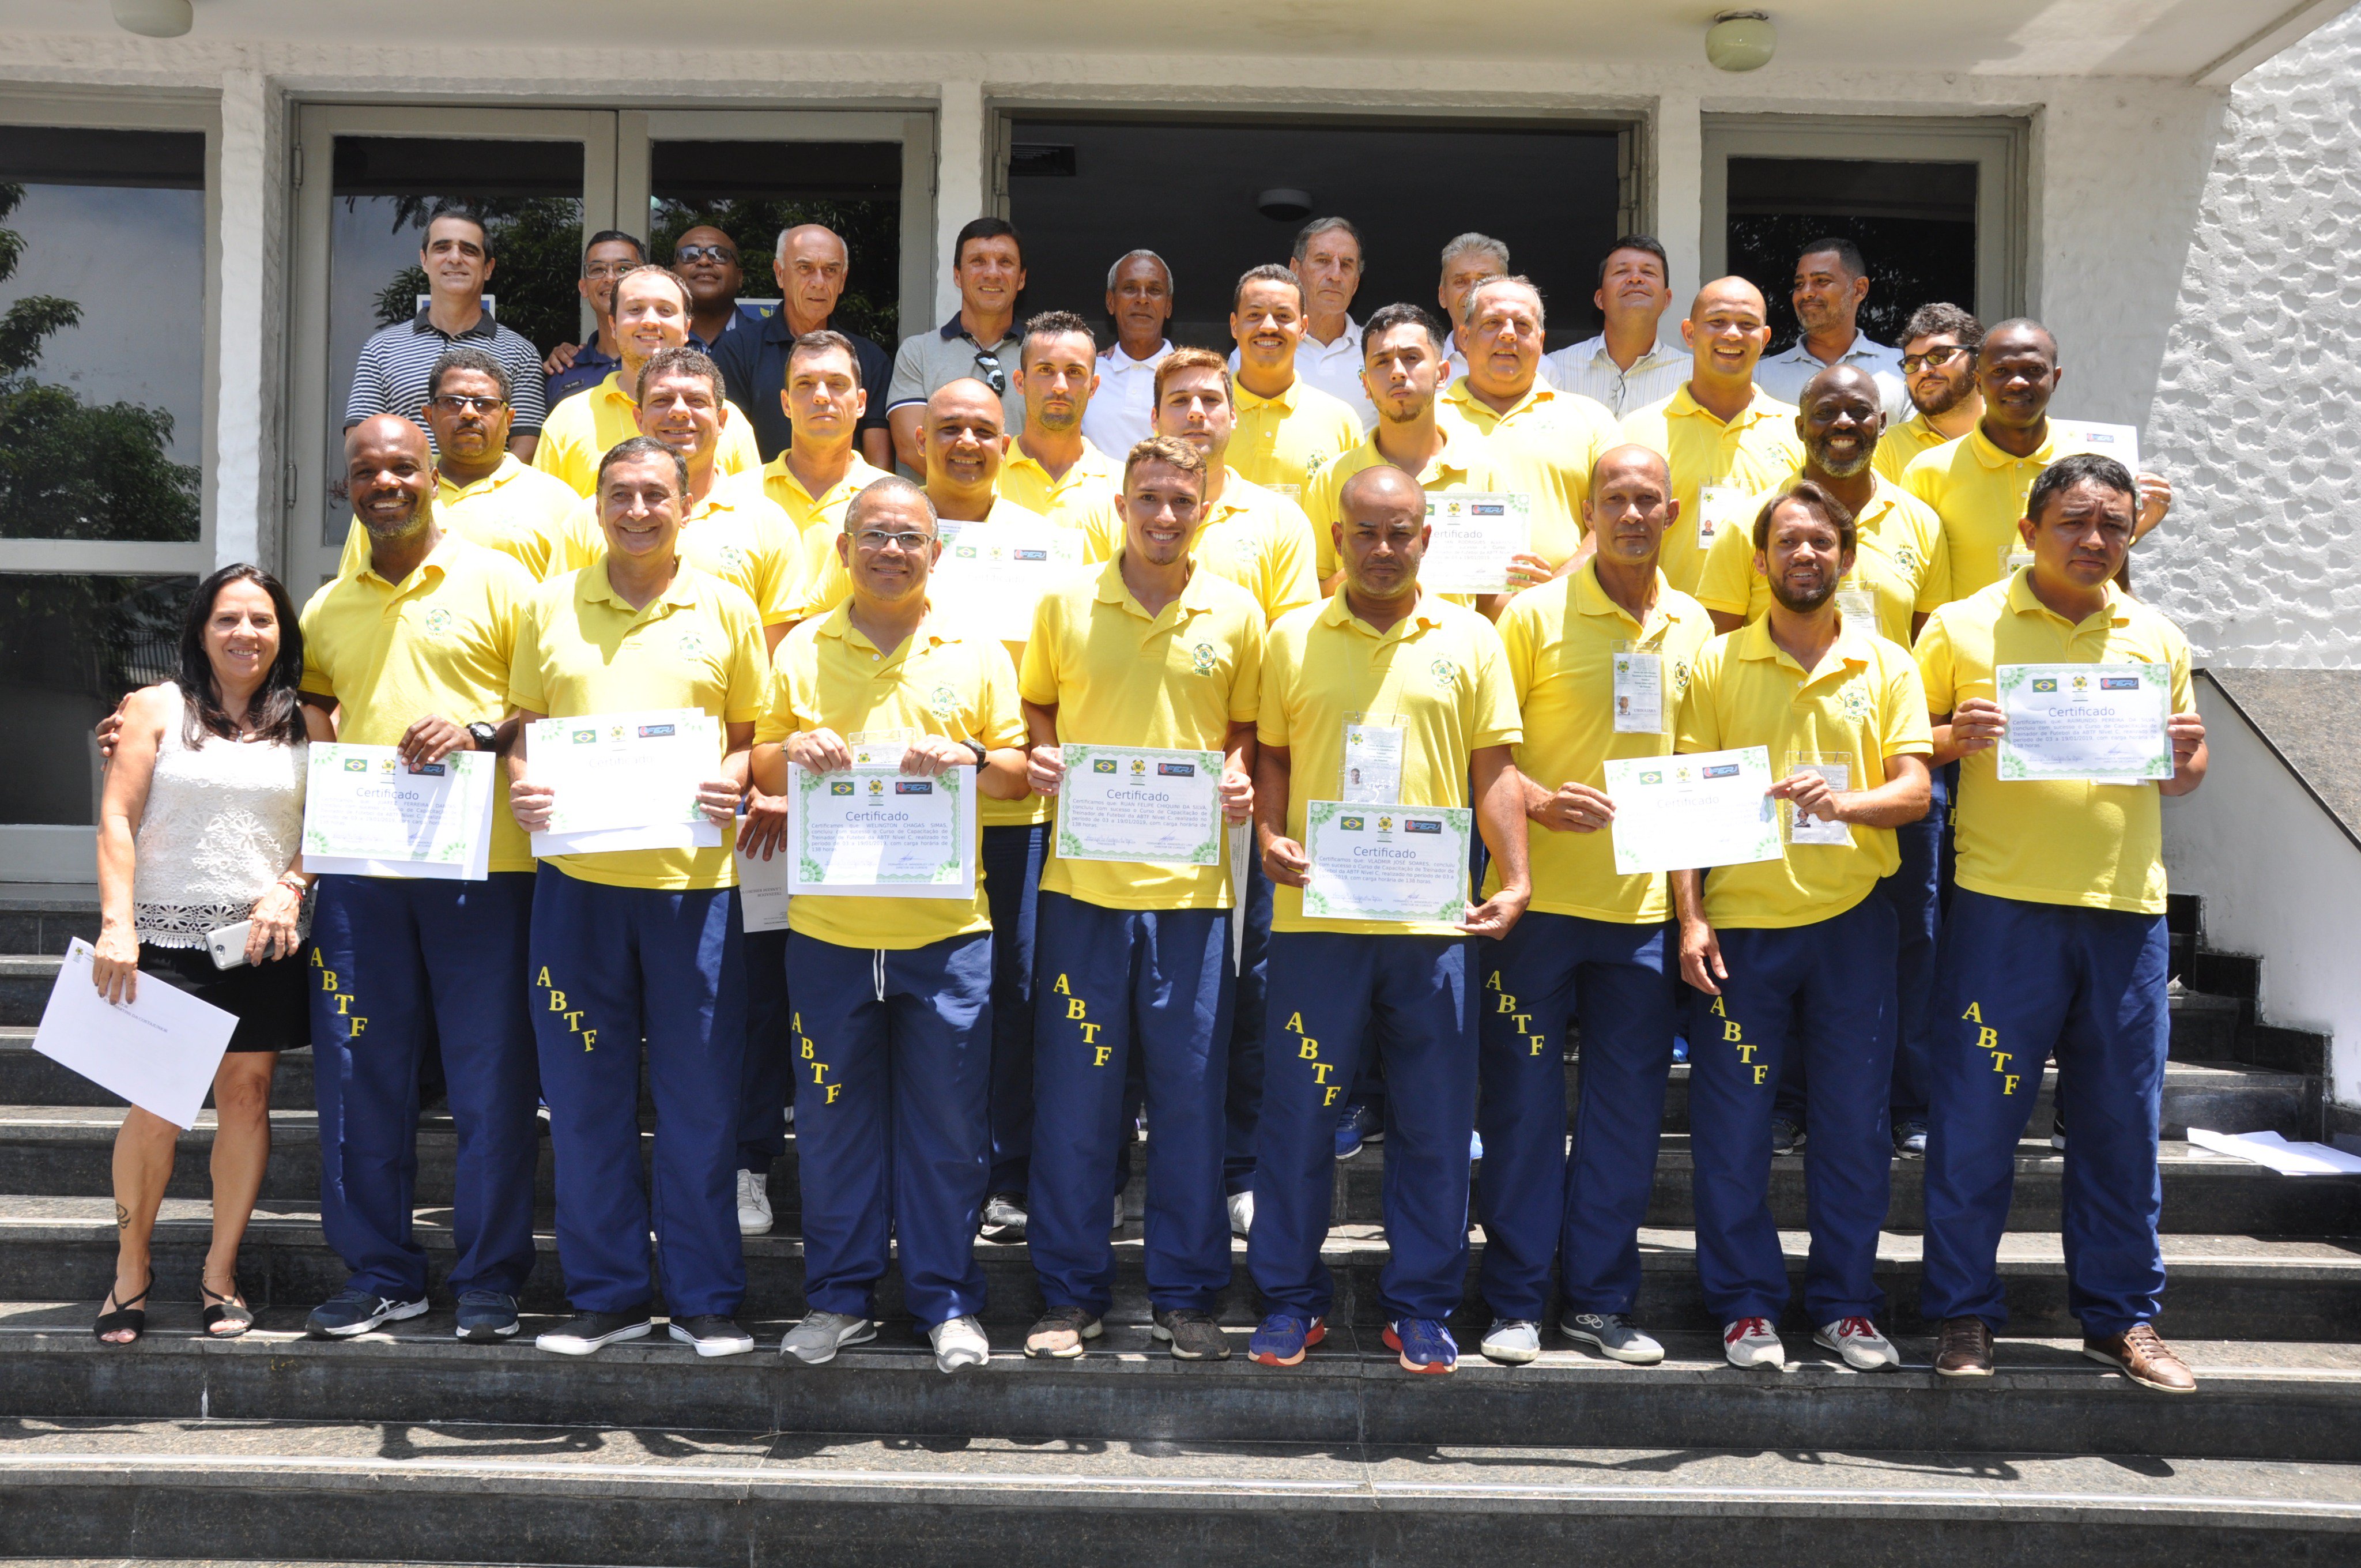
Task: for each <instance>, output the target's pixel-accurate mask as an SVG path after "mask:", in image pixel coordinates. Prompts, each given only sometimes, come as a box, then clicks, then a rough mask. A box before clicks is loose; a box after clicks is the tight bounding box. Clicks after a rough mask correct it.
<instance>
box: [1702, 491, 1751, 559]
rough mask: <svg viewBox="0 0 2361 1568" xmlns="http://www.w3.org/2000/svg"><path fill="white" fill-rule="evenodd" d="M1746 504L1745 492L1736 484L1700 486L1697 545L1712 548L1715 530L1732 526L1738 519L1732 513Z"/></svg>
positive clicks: (1704, 548)
mask: <svg viewBox="0 0 2361 1568" xmlns="http://www.w3.org/2000/svg"><path fill="white" fill-rule="evenodd" d="M1745 504H1746V495H1745V492H1744V491H1742V490H1741V489H1740V488H1738V487H1737V486H1736V485H1703V486H1700V487H1698V488H1697V548H1698V549H1700V550H1710V549H1712V548H1713V535H1714V531H1715V530H1716V529H1718V528H1727V527H1729V526H1730V525H1731V524H1732V523H1733V522H1734V521H1736V520H1735V519H1734V518H1733V517H1732V516H1731V515H1730V514H1731V513H1733V512H1735V511H1736V510H1738V509H1739V508H1740V507H1741V506H1743V505H1745Z"/></svg>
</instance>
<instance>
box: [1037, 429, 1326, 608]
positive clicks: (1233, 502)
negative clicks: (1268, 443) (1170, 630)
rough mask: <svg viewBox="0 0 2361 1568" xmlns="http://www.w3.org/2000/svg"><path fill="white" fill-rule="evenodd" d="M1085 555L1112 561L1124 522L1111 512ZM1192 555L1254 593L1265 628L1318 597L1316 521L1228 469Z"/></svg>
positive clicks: (1195, 539)
mask: <svg viewBox="0 0 2361 1568" xmlns="http://www.w3.org/2000/svg"><path fill="white" fill-rule="evenodd" d="M1088 532H1089V535H1090V538H1089V543H1087V544H1086V545H1085V546H1084V547H1083V548H1084V553H1085V554H1086V555H1087V556H1088V558H1089V559H1091V560H1093V561H1111V560H1113V559H1115V551H1116V550H1117V549H1119V548H1120V547H1121V546H1122V543H1123V530H1122V527H1121V523H1120V520H1118V519H1117V518H1115V515H1114V514H1113V513H1109V514H1108V516H1107V518H1106V520H1105V521H1104V522H1094V523H1093V525H1092V526H1091V528H1090V529H1089V531H1088ZM1189 554H1191V556H1193V557H1194V558H1195V559H1196V560H1198V561H1200V562H1202V563H1203V564H1204V565H1208V566H1211V567H1212V568H1213V570H1214V571H1216V572H1218V573H1220V574H1221V575H1222V576H1224V577H1227V578H1228V579H1229V580H1230V581H1232V582H1234V583H1235V584H1237V585H1238V587H1242V588H1244V589H1246V592H1248V593H1250V594H1252V595H1254V597H1255V602H1256V603H1257V604H1259V605H1261V606H1262V614H1263V620H1264V622H1265V623H1266V624H1268V623H1269V622H1271V621H1274V620H1278V619H1279V617H1280V616H1282V615H1285V614H1286V613H1287V612H1288V611H1289V610H1290V609H1297V608H1299V607H1301V606H1303V605H1307V604H1310V603H1312V602H1313V601H1314V600H1315V599H1317V598H1319V597H1320V579H1319V578H1317V577H1315V576H1312V556H1313V554H1315V552H1314V549H1313V546H1312V522H1311V520H1310V519H1308V518H1306V517H1305V516H1304V515H1303V509H1302V508H1301V507H1300V506H1297V505H1296V504H1295V503H1294V502H1293V501H1291V500H1290V499H1287V498H1286V497H1285V496H1282V495H1280V494H1279V492H1278V491H1276V490H1267V489H1264V488H1262V487H1261V486H1260V485H1257V484H1250V483H1248V482H1247V481H1246V479H1244V478H1242V477H1239V474H1238V471H1237V470H1236V469H1235V468H1232V469H1229V470H1228V471H1227V472H1226V473H1225V474H1224V477H1223V479H1222V495H1221V499H1219V500H1217V501H1215V502H1214V503H1213V506H1212V507H1210V508H1208V509H1207V510H1206V513H1205V518H1204V521H1202V522H1200V523H1199V524H1198V525H1197V532H1196V535H1195V537H1193V538H1192V539H1191V540H1190V541H1189Z"/></svg>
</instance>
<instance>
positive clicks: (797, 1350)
mask: <svg viewBox="0 0 2361 1568" xmlns="http://www.w3.org/2000/svg"><path fill="white" fill-rule="evenodd" d="M876 1337H877V1325H876V1324H875V1323H873V1322H871V1321H869V1320H868V1319H867V1318H856V1317H854V1316H853V1315H852V1314H851V1313H850V1312H811V1313H807V1314H806V1316H805V1318H804V1321H802V1322H800V1323H797V1324H796V1326H795V1327H794V1328H792V1329H789V1330H788V1331H787V1337H786V1338H785V1340H784V1341H782V1342H781V1343H780V1344H779V1354H781V1355H784V1356H785V1357H786V1358H787V1359H788V1360H789V1361H800V1362H802V1363H803V1364H804V1365H806V1366H818V1365H821V1364H823V1363H825V1362H830V1361H834V1360H835V1359H836V1353H837V1352H838V1351H840V1350H842V1349H843V1348H844V1347H845V1346H846V1345H849V1344H867V1343H869V1342H870V1341H871V1340H873V1339H875V1338H876Z"/></svg>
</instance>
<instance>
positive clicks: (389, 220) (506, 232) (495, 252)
mask: <svg viewBox="0 0 2361 1568" xmlns="http://www.w3.org/2000/svg"><path fill="white" fill-rule="evenodd" d="M446 202H447V203H456V204H458V205H462V206H467V207H472V208H474V209H476V210H477V211H478V212H479V213H481V214H484V216H485V218H486V220H487V221H488V223H489V225H490V231H491V241H492V257H493V261H492V278H491V287H490V289H489V291H487V292H488V294H489V298H490V301H491V305H492V314H493V316H494V318H495V319H496V320H498V321H499V323H500V324H501V325H502V326H505V327H507V328H509V329H510V330H511V331H513V332H517V333H521V334H523V335H524V336H526V337H528V338H530V339H532V340H533V345H534V346H535V347H537V348H539V349H540V350H542V352H544V354H545V353H547V352H548V351H549V350H550V349H551V348H552V347H554V346H555V345H558V344H560V343H572V342H574V341H575V340H576V339H577V338H578V337H579V336H580V335H581V324H580V323H581V297H580V295H578V294H577V292H576V291H575V287H574V285H575V282H576V280H577V279H579V278H580V277H581V275H582V144H581V143H580V142H575V141H477V140H468V139H464V138H458V137H337V138H336V151H335V195H334V198H333V200H332V201H331V202H330V203H329V210H330V218H329V223H330V232H329V242H328V243H329V280H328V397H329V400H330V403H331V406H332V408H333V409H334V411H335V417H334V418H332V419H330V420H329V422H328V426H329V428H328V451H327V466H325V468H324V469H323V470H322V471H323V472H324V474H325V475H326V477H327V493H326V495H325V496H324V498H323V499H322V510H321V514H320V539H321V543H325V544H341V543H343V542H344V537H345V530H346V525H347V524H348V523H350V521H352V507H351V503H350V500H349V499H348V498H347V496H346V488H345V433H344V429H343V425H344V420H343V413H344V408H345V394H346V390H347V389H349V388H350V387H351V386H352V384H353V367H354V365H355V364H356V363H357V361H358V360H359V358H360V354H361V345H362V344H364V343H366V342H368V335H369V334H371V333H373V332H375V331H376V330H377V329H378V328H379V327H381V326H390V325H391V324H392V323H395V322H400V321H407V320H409V319H410V318H411V317H412V316H413V315H415V314H417V313H418V309H419V306H420V304H421V303H422V302H423V300H424V298H425V295H426V274H425V271H424V270H423V269H422V268H421V267H420V266H419V264H418V252H419V247H421V246H422V245H423V243H424V242H425V238H426V218H427V214H430V213H432V212H433V211H434V209H435V208H436V207H437V206H439V205H441V204H442V203H446Z"/></svg>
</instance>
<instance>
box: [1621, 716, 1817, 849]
mask: <svg viewBox="0 0 2361 1568" xmlns="http://www.w3.org/2000/svg"><path fill="white" fill-rule="evenodd" d="M1770 787H1771V756H1770V753H1769V751H1767V750H1765V749H1764V748H1763V747H1761V746H1746V747H1741V748H1740V749H1739V750H1737V751H1693V752H1689V753H1687V754H1686V755H1681V756H1672V757H1631V758H1626V759H1623V760H1621V761H1609V762H1608V764H1607V795H1608V798H1609V799H1610V800H1612V801H1614V803H1615V821H1614V823H1613V825H1612V826H1610V827H1609V828H1608V829H1607V831H1608V832H1609V835H1611V836H1612V837H1613V839H1614V840H1615V870H1616V872H1617V874H1619V875H1621V876H1632V875H1636V874H1638V873H1640V872H1686V871H1699V870H1702V869H1704V868H1705V867H1707V866H1736V865H1744V864H1747V863H1748V862H1750V861H1775V860H1778V859H1779V858H1780V857H1781V856H1782V855H1783V854H1784V853H1785V847H1784V845H1782V844H1781V842H1780V841H1779V814H1778V813H1777V812H1775V811H1773V810H1772V806H1773V804H1774V802H1773V801H1772V799H1771V797H1770V796H1769V795H1766V794H1764V793H1763V792H1764V791H1766V790H1768V789H1769V788H1770Z"/></svg>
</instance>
